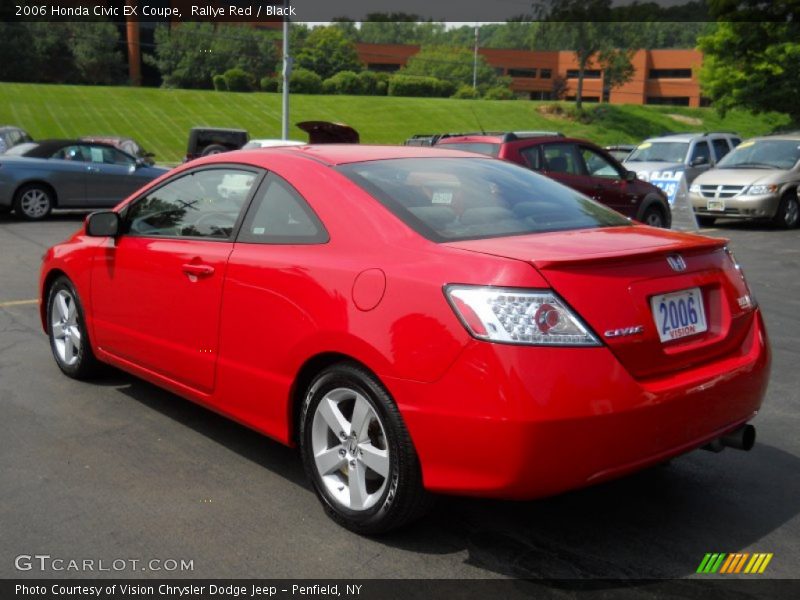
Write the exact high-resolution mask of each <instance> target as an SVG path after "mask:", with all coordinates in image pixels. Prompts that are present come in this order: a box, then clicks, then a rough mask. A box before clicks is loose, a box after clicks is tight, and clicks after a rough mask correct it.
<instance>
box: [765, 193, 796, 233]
mask: <svg viewBox="0 0 800 600" xmlns="http://www.w3.org/2000/svg"><path fill="white" fill-rule="evenodd" d="M772 222H773V223H774V224H775V226H776V227H780V228H781V229H794V228H795V227H797V226H798V225H800V203H798V201H797V193H796V192H795V191H794V190H792V191H789V192H786V193H785V194H784V195H783V198H781V202H780V204H778V210H777V212H776V213H775V216H774V217H773V219H772Z"/></svg>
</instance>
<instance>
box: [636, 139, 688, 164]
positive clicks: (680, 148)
mask: <svg viewBox="0 0 800 600" xmlns="http://www.w3.org/2000/svg"><path fill="white" fill-rule="evenodd" d="M687 150H689V142H644V143H643V144H639V146H637V147H636V149H635V150H634V151H633V152H631V155H630V156H629V157H628V158H626V159H625V162H668V163H682V162H683V159H684V157H685V156H686V152H687Z"/></svg>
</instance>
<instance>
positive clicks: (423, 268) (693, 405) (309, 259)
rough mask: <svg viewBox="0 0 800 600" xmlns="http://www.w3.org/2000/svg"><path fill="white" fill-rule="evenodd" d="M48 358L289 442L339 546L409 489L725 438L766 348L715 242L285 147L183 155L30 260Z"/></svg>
mask: <svg viewBox="0 0 800 600" xmlns="http://www.w3.org/2000/svg"><path fill="white" fill-rule="evenodd" d="M41 316H42V323H43V325H44V329H45V331H46V332H47V333H48V334H49V337H50V343H51V347H52V350H53V355H54V357H55V360H56V363H57V364H58V366H59V367H60V369H61V370H62V371H63V372H64V373H65V374H66V375H69V376H71V377H76V378H83V377H88V376H90V375H92V374H93V373H95V372H96V369H97V367H98V365H99V363H108V364H111V365H114V366H116V367H119V368H121V369H124V370H126V371H128V372H130V373H132V374H134V375H136V376H139V377H142V378H144V379H147V380H149V381H151V382H154V383H155V384H157V385H159V386H163V387H164V388H167V389H169V390H171V391H173V392H174V393H176V394H179V395H180V396H183V397H185V398H188V399H190V400H193V401H195V402H198V403H200V404H202V405H204V406H207V407H209V408H211V409H213V410H215V411H217V412H220V413H222V414H224V415H227V416H229V417H230V418H232V419H235V420H237V421H239V422H241V423H244V424H245V425H247V426H249V427H252V428H253V429H255V430H258V431H260V432H262V433H264V434H266V435H268V436H270V437H272V438H274V439H276V440H279V441H280V442H283V443H285V444H290V445H295V444H296V445H298V446H299V447H300V450H301V454H302V457H303V460H304V464H305V467H306V470H307V472H308V476H309V478H310V480H311V481H312V483H313V485H314V488H315V490H316V492H317V493H318V494H319V497H320V499H321V501H322V503H323V505H324V506H325V508H326V509H327V511H328V513H329V514H330V515H331V516H332V517H333V518H334V519H335V520H337V521H338V522H339V523H341V524H343V525H344V526H346V527H349V528H351V529H352V530H355V531H358V532H363V533H375V532H380V531H385V530H388V529H391V528H393V527H397V526H399V525H402V524H403V523H405V522H408V521H409V520H411V519H413V518H415V517H416V516H418V515H419V514H421V512H422V511H424V510H425V508H426V507H427V506H428V503H429V499H430V493H431V492H439V493H447V494H469V495H477V496H493V497H501V498H518V499H523V498H537V497H541V496H546V495H550V494H557V493H559V492H562V491H564V490H569V489H572V488H577V487H581V486H586V485H589V484H593V483H595V482H599V481H603V480H606V479H610V478H613V477H618V476H620V475H623V474H626V473H630V472H632V471H636V470H638V469H642V468H644V467H647V466H648V465H653V464H655V463H659V462H661V461H665V460H667V459H669V458H670V457H672V456H675V455H678V454H681V453H685V452H688V451H690V450H693V449H695V448H698V447H701V446H711V447H714V448H717V449H721V448H722V447H723V446H726V445H727V446H736V447H740V448H745V449H749V447H751V446H752V444H753V440H754V429H753V427H752V426H751V425H746V424H747V422H748V421H749V420H750V419H752V418H753V416H754V415H755V414H756V412H757V411H758V409H759V406H760V405H761V401H762V399H763V397H764V393H765V389H766V387H767V379H768V374H769V364H770V358H769V356H770V354H769V349H768V343H767V336H766V332H765V330H764V324H763V322H762V318H761V314H760V311H759V309H758V308H757V306H756V304H755V301H754V300H753V298H752V296H751V294H750V291H749V290H748V287H747V284H746V282H745V280H744V278H743V277H742V274H741V271H740V270H739V268H738V266H737V264H736V262H735V261H734V259H733V256H732V255H731V254H730V252H729V251H728V250H727V248H726V247H725V243H724V242H723V241H720V240H716V239H711V238H706V237H699V236H695V235H687V234H680V233H675V232H670V231H665V230H662V229H655V228H651V227H647V226H643V225H636V224H632V223H631V222H630V221H628V220H627V219H625V218H623V217H621V216H620V215H619V214H617V213H616V212H613V211H611V210H608V209H607V208H605V207H603V206H601V205H599V204H597V203H595V202H593V201H591V200H589V199H587V198H585V197H584V196H582V195H580V194H577V193H576V192H574V191H573V190H571V189H569V188H567V187H565V186H562V185H560V184H558V183H556V182H555V181H553V180H551V179H548V178H546V177H542V176H540V175H537V174H536V173H534V172H532V171H530V170H528V169H524V168H521V167H519V166H517V165H514V164H512V163H509V162H506V161H500V160H495V159H492V158H488V157H484V156H480V155H476V154H470V153H465V152H460V151H448V150H443V149H432V148H403V147H375V146H354V145H348V146H345V145H341V146H340V145H328V146H296V147H283V148H271V149H261V150H252V151H240V152H236V153H228V154H222V155H218V156H212V157H208V158H204V159H199V160H196V161H194V162H192V163H190V164H187V165H184V166H183V167H181V168H178V169H175V170H174V171H171V172H170V173H169V174H167V175H166V176H164V177H162V178H160V179H158V180H156V181H155V182H154V183H152V184H151V185H148V186H147V187H145V188H143V189H142V190H140V191H139V192H137V193H136V194H134V195H133V196H131V197H130V198H128V199H127V200H126V201H124V202H122V204H120V205H119V206H118V207H117V208H116V209H114V210H113V211H100V212H96V213H93V214H92V215H90V216H89V217H88V218H87V221H86V224H85V227H84V228H82V229H81V230H80V231H79V232H77V233H76V234H75V235H74V236H73V237H72V238H71V239H69V240H68V241H66V242H64V243H62V244H58V245H57V246H55V247H53V248H51V249H50V250H49V251H48V252H47V254H46V256H45V258H44V264H43V267H42V273H41Z"/></svg>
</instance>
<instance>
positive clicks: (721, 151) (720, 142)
mask: <svg viewBox="0 0 800 600" xmlns="http://www.w3.org/2000/svg"><path fill="white" fill-rule="evenodd" d="M711 144H712V145H713V146H714V154H716V155H717V160H720V159H721V158H722V157H723V156H725V155H726V154H727V153H728V152H730V151H731V148H730V146H728V142H727V141H726V140H725V139H724V138H716V139H713V140H711Z"/></svg>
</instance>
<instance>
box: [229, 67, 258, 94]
mask: <svg viewBox="0 0 800 600" xmlns="http://www.w3.org/2000/svg"><path fill="white" fill-rule="evenodd" d="M222 76H223V77H224V78H225V85H227V86H228V91H229V92H252V91H253V90H254V89H255V87H256V78H255V77H253V75H251V74H250V73H248V72H247V71H245V70H244V69H240V68H239V67H234V68H233V69H228V70H227V71H225V72H224V73H223V74H222Z"/></svg>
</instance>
